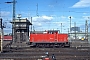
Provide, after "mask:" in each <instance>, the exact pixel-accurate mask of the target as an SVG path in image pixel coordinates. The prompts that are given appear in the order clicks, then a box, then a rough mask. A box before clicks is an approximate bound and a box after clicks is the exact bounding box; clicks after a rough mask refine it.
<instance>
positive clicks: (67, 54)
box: [0, 48, 90, 60]
mask: <svg viewBox="0 0 90 60" xmlns="http://www.w3.org/2000/svg"><path fill="white" fill-rule="evenodd" d="M46 52H48V53H49V57H50V58H51V56H52V54H54V55H55V56H56V59H57V60H90V48H77V49H76V48H18V49H14V48H13V49H9V50H8V49H4V53H1V54H0V60H5V59H6V60H38V59H43V58H44V57H45V56H46V54H45V53H46Z"/></svg>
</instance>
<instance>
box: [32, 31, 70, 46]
mask: <svg viewBox="0 0 90 60" xmlns="http://www.w3.org/2000/svg"><path fill="white" fill-rule="evenodd" d="M30 44H31V45H32V46H35V47H70V43H69V41H68V34H62V33H59V31H58V30H48V31H42V32H41V31H34V32H31V33H30Z"/></svg>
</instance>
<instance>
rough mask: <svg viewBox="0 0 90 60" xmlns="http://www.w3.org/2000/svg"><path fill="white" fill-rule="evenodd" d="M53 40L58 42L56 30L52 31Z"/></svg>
mask: <svg viewBox="0 0 90 60" xmlns="http://www.w3.org/2000/svg"><path fill="white" fill-rule="evenodd" d="M54 41H55V42H58V33H57V32H54Z"/></svg>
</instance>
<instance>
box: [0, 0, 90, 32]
mask: <svg viewBox="0 0 90 60" xmlns="http://www.w3.org/2000/svg"><path fill="white" fill-rule="evenodd" d="M7 1H10V2H11V1H13V0H1V1H0V16H1V17H2V18H3V22H4V23H5V22H7V24H6V23H5V25H6V28H5V29H4V30H5V32H11V28H12V27H11V24H10V23H9V22H10V21H11V20H12V4H6V3H4V2H7ZM16 1H17V3H16V16H17V14H21V15H22V18H28V19H29V20H30V17H33V26H34V29H35V30H49V29H59V30H60V29H61V23H62V25H63V27H62V30H63V31H62V32H67V31H68V28H69V26H70V19H69V17H70V16H71V17H72V18H71V19H72V23H71V24H72V27H73V26H74V22H76V26H78V27H81V30H84V29H85V20H89V21H88V24H90V18H88V17H90V0H16ZM37 4H38V10H37ZM37 15H39V16H37Z"/></svg>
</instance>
